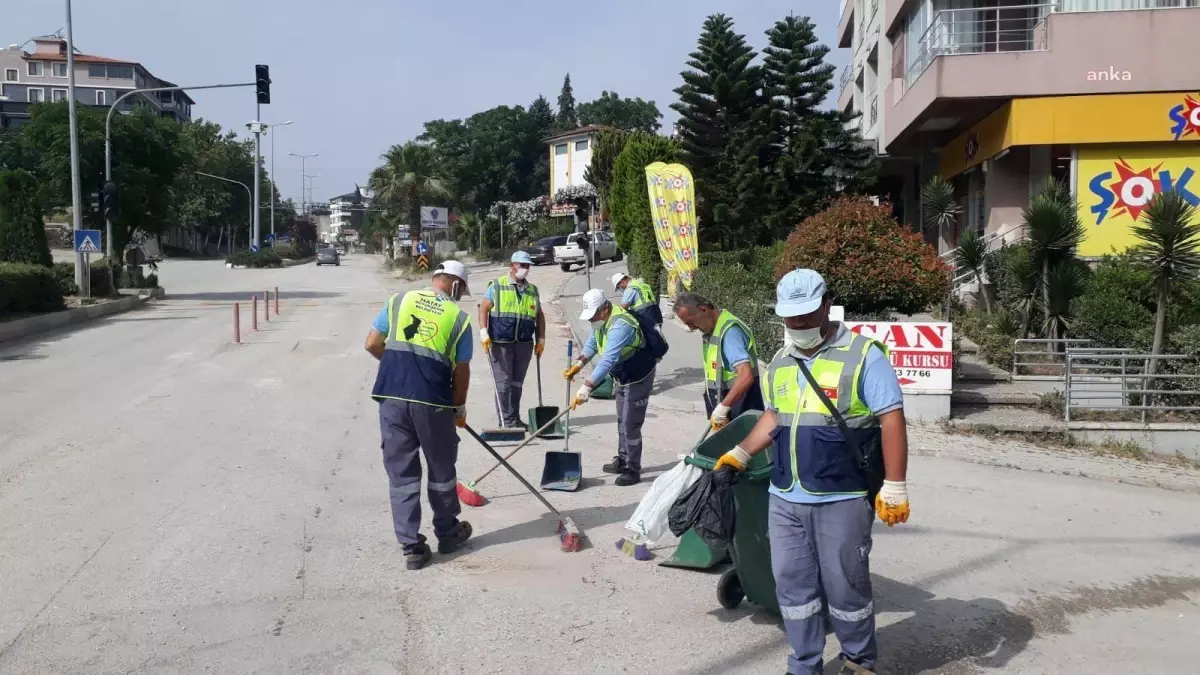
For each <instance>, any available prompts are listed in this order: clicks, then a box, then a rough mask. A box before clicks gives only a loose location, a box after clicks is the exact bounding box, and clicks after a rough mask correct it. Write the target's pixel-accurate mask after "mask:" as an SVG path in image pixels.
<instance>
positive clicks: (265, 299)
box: [263, 291, 271, 323]
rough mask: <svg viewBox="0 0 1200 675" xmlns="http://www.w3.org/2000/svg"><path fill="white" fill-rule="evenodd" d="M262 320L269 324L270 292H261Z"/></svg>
mask: <svg viewBox="0 0 1200 675" xmlns="http://www.w3.org/2000/svg"><path fill="white" fill-rule="evenodd" d="M263 318H264V319H266V320H267V323H270V322H271V291H263Z"/></svg>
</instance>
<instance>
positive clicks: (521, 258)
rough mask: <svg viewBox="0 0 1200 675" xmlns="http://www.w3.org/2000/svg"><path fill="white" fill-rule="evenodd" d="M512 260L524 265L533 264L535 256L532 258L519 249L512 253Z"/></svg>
mask: <svg viewBox="0 0 1200 675" xmlns="http://www.w3.org/2000/svg"><path fill="white" fill-rule="evenodd" d="M512 262H515V263H520V264H522V265H532V264H533V258H530V257H529V254H528V253H526V252H525V251H517V252H516V253H514V254H512Z"/></svg>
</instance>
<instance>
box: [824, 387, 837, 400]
mask: <svg viewBox="0 0 1200 675" xmlns="http://www.w3.org/2000/svg"><path fill="white" fill-rule="evenodd" d="M821 391H823V392H825V395H826V396H828V397H829V400H830V401H836V400H837V398H838V388H837V387H821Z"/></svg>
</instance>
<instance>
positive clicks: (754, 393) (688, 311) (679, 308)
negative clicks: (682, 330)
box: [674, 291, 763, 431]
mask: <svg viewBox="0 0 1200 675" xmlns="http://www.w3.org/2000/svg"><path fill="white" fill-rule="evenodd" d="M674 307H675V316H677V317H679V320H680V321H682V322H683V324H684V325H685V326H687V327H688V328H689V329H691V330H698V331H700V333H701V335H703V336H704V343H703V346H702V347H701V353H700V358H702V359H703V360H704V407H705V409H706V410H707V411H708V412H707V414H708V416H709V425H710V426H711V427H712V430H713V431H718V430H720V429H721V428H722V427H724V426H725V425H727V424H729V422H730V420H733V419H737V416H738V415H741V414H742V413H744V412H746V411H747V410H762V409H763V398H762V389H761V388H760V386H759V382H758V343H757V342H756V341H755V340H754V334H753V333H751V332H750V327H749V326H747V325H746V324H745V323H744V322H743V321H742V320H741V319H739V318H737V317H736V316H734V315H733V313H731V312H730V311H728V310H724V309H718V308H717V307H716V306H715V305H713V303H712V302H710V301H709V300H708V299H707V298H705V297H704V296H702V295H700V294H699V293H693V292H691V291H683V292H681V293H679V294H678V295H677V296H676V297H675V305H674Z"/></svg>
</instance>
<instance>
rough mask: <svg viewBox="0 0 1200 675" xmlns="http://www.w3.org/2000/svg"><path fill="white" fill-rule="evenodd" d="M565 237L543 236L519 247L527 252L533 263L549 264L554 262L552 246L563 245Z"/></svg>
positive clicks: (565, 242) (565, 241) (565, 240)
mask: <svg viewBox="0 0 1200 675" xmlns="http://www.w3.org/2000/svg"><path fill="white" fill-rule="evenodd" d="M566 244H567V237H566V235H563V236H561V237H543V238H541V239H538V240H537V241H535V242H533V243H532V244H530V245H528V246H526V247H525V248H523V249H521V250H523V251H525V252H526V253H528V254H529V257H530V258H531V259H533V264H534V265H549V264H550V263H552V262H554V247H555V246H565V245H566Z"/></svg>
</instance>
